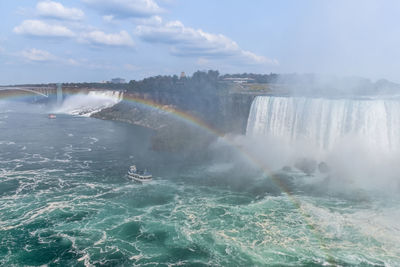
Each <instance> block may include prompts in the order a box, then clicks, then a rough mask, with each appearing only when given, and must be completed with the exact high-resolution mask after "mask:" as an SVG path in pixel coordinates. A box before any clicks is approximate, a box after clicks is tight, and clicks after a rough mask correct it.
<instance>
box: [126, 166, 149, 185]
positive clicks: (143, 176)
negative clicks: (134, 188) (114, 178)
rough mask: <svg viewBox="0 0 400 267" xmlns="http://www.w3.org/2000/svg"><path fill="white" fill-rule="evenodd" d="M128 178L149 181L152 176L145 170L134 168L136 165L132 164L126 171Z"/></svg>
mask: <svg viewBox="0 0 400 267" xmlns="http://www.w3.org/2000/svg"><path fill="white" fill-rule="evenodd" d="M128 176H129V178H131V179H133V180H135V181H137V182H149V181H151V180H153V176H152V175H151V174H150V173H149V172H147V170H144V171H141V170H138V169H137V168H136V165H132V166H130V168H129V171H128Z"/></svg>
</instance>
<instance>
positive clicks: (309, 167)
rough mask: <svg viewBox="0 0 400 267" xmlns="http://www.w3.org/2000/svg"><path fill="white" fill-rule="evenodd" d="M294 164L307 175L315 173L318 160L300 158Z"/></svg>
mask: <svg viewBox="0 0 400 267" xmlns="http://www.w3.org/2000/svg"><path fill="white" fill-rule="evenodd" d="M294 166H295V167H296V168H297V169H299V170H301V171H302V172H304V173H305V174H307V175H310V174H313V173H315V171H316V169H317V162H316V161H315V160H313V159H307V158H302V159H300V160H298V161H297V162H296V163H295V164H294Z"/></svg>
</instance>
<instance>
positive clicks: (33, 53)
mask: <svg viewBox="0 0 400 267" xmlns="http://www.w3.org/2000/svg"><path fill="white" fill-rule="evenodd" d="M20 56H22V57H23V58H24V59H26V60H28V61H33V62H44V61H52V60H55V59H56V57H55V56H54V55H52V54H51V53H49V52H47V51H45V50H39V49H36V48H31V49H27V50H24V51H21V52H20Z"/></svg>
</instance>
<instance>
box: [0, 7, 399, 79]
mask: <svg viewBox="0 0 400 267" xmlns="http://www.w3.org/2000/svg"><path fill="white" fill-rule="evenodd" d="M0 17H1V23H0V72H1V74H0V84H14V83H39V82H44V83H47V82H68V81H77V82H78V81H102V80H109V79H111V78H114V77H122V78H125V79H127V80H131V79H141V78H143V77H146V76H151V75H158V74H162V75H164V74H179V73H180V72H181V71H185V72H187V73H188V74H191V73H192V72H193V71H195V70H198V69H200V70H206V69H218V70H219V71H220V72H221V73H237V72H256V73H270V72H277V73H292V72H297V73H311V72H313V73H323V74H336V75H357V76H364V77H367V78H371V79H378V78H387V79H390V80H393V81H396V82H400V1H398V0H393V1H386V0H376V1H369V0H359V1H356V0H351V1H349V0H345V1H340V0H331V1H328V0H301V1H300V0H276V1H268V0H247V1H244V0H242V1H239V0H196V1H195V0H68V1H67V0H57V1H50V0H44V1H33V0H18V1H16V0H0Z"/></svg>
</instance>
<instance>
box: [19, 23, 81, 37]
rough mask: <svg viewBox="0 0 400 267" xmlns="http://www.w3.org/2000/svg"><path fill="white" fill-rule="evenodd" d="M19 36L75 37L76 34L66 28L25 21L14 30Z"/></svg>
mask: <svg viewBox="0 0 400 267" xmlns="http://www.w3.org/2000/svg"><path fill="white" fill-rule="evenodd" d="M14 32H15V33H17V34H24V35H32V36H41V37H73V36H75V34H74V33H73V32H72V31H71V30H70V29H68V28H67V27H65V26H61V25H50V24H47V23H45V22H43V21H40V20H24V21H23V22H22V23H21V25H19V26H17V27H15V28H14Z"/></svg>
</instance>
